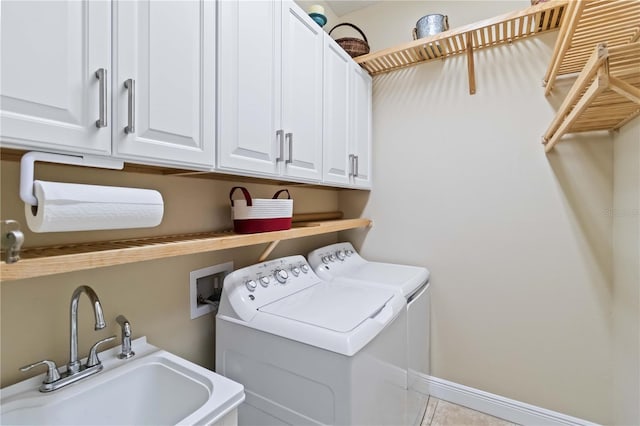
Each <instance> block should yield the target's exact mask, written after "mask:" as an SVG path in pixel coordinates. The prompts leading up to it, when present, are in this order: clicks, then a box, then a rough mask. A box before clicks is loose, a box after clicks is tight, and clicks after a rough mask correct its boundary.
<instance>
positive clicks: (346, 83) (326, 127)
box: [322, 35, 353, 185]
mask: <svg viewBox="0 0 640 426" xmlns="http://www.w3.org/2000/svg"><path fill="white" fill-rule="evenodd" d="M324 39H325V43H324V94H323V95H324V99H323V110H324V113H323V162H322V168H323V173H322V174H323V180H324V181H325V182H328V183H337V184H345V185H347V184H349V174H350V173H351V170H350V165H351V163H350V161H349V155H350V154H351V152H350V139H351V134H350V126H349V120H350V116H351V113H352V112H351V102H352V101H351V97H350V86H351V81H350V79H351V73H352V72H353V71H352V68H351V67H352V60H351V57H350V56H349V55H348V54H347V53H346V52H345V51H344V50H343V49H342V48H341V47H340V46H338V44H337V43H336V42H335V41H334V40H333V39H332V38H331V37H330V36H329V35H325V37H324Z"/></svg>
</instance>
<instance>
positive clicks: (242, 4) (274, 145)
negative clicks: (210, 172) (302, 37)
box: [216, 0, 284, 175]
mask: <svg viewBox="0 0 640 426" xmlns="http://www.w3.org/2000/svg"><path fill="white" fill-rule="evenodd" d="M218 13H219V25H218V37H219V41H220V43H219V47H218V49H219V50H218V52H219V55H218V58H219V60H218V149H217V156H216V157H217V160H218V167H219V168H220V169H223V170H232V171H249V172H255V173H259V174H268V175H275V174H277V173H278V167H279V160H278V157H279V156H280V155H281V154H282V153H281V152H280V146H279V145H280V143H281V142H280V141H282V143H284V132H283V131H282V132H281V131H279V130H280V129H282V124H281V123H282V112H281V107H280V106H281V104H282V64H281V62H282V59H281V58H282V52H281V47H280V46H281V40H282V31H281V25H282V12H281V4H280V2H278V1H237V0H236V1H222V2H220V6H219V11H218ZM282 150H284V147H282Z"/></svg>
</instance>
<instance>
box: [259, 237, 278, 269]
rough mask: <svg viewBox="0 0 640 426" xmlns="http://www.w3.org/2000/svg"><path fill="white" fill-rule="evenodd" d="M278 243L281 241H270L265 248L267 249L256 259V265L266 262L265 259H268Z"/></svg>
mask: <svg viewBox="0 0 640 426" xmlns="http://www.w3.org/2000/svg"><path fill="white" fill-rule="evenodd" d="M280 241H281V240H275V241H271V242H270V243H269V245H268V246H267V248H265V249H264V251H263V252H262V254H261V255H260V257H259V258H258V263H260V262H264V261H265V260H267V257H269V255H270V254H271V252H272V251H273V250H274V249H275V248H276V247H277V246H278V244H280Z"/></svg>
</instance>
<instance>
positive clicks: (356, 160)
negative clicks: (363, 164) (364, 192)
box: [353, 155, 360, 177]
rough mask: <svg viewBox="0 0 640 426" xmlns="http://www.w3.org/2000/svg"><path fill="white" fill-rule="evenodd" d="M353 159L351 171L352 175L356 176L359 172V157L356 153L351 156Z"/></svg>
mask: <svg viewBox="0 0 640 426" xmlns="http://www.w3.org/2000/svg"><path fill="white" fill-rule="evenodd" d="M353 158H354V160H355V164H356V166H355V168H354V172H353V177H358V175H359V174H360V173H359V172H360V158H359V157H358V156H357V155H354V156H353Z"/></svg>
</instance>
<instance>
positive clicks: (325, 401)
mask: <svg viewBox="0 0 640 426" xmlns="http://www.w3.org/2000/svg"><path fill="white" fill-rule="evenodd" d="M404 306H405V300H404V298H403V297H401V296H400V295H399V294H398V293H396V292H393V291H391V290H389V289H383V288H379V289H371V288H369V287H365V286H363V285H361V284H360V283H350V282H346V281H345V282H341V281H339V280H338V281H332V282H327V281H325V280H322V279H320V278H319V277H318V276H317V275H316V274H315V273H314V272H313V270H312V269H311V268H310V267H309V264H308V263H307V261H306V260H305V258H304V257H302V256H290V257H285V258H281V259H276V260H272V261H268V262H263V263H260V264H256V265H253V266H249V267H246V268H242V269H238V270H236V271H234V272H232V273H231V274H229V275H227V277H226V278H225V280H224V286H223V290H222V297H221V300H220V307H219V310H218V314H217V316H216V371H217V372H218V373H219V374H222V375H224V376H226V377H229V378H231V379H232V380H235V381H237V382H239V383H242V384H243V385H244V387H245V395H246V399H245V402H244V403H243V404H241V405H240V407H239V410H238V423H239V424H240V425H284V424H289V425H300V424H324V425H334V424H335V425H399V424H403V423H404V406H405V405H406V390H405V389H404V384H405V382H406V352H404V351H402V350H401V351H398V350H397V348H398V347H401V346H403V345H404V344H405V338H406V336H405V335H404V324H405V321H406V319H405V315H406V312H405V308H404Z"/></svg>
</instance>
